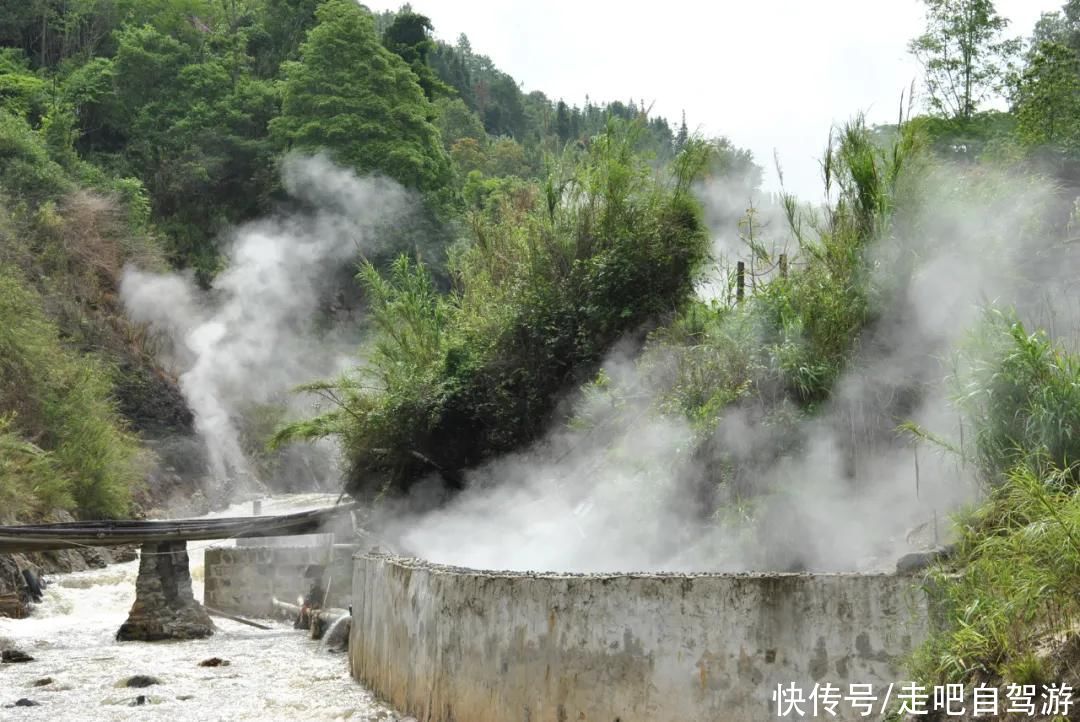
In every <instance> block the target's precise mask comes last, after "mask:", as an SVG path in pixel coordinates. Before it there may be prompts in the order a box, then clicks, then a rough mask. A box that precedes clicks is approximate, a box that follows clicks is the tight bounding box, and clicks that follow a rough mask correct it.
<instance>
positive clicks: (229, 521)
mask: <svg viewBox="0 0 1080 722" xmlns="http://www.w3.org/2000/svg"><path fill="white" fill-rule="evenodd" d="M358 506H359V505H358V504H355V503H350V504H340V505H337V506H332V507H327V508H323V509H315V510H312V511H303V512H297V513H293V514H283V515H279V516H248V517H223V518H220V519H208V518H201V519H169V520H163V521H134V520H132V521H76V522H64V523H59V524H26V525H18V526H0V553H14V552H42V551H51V550H56V549H76V548H81V547H88V546H119V545H126V544H140V545H141V547H142V548H141V552H140V554H139V576H138V577H137V578H136V580H135V602H134V604H132V606H131V612H130V613H129V614H128V618H127V621H126V622H124V623H123V624H122V625H121V626H120V630H119V631H118V632H117V633H116V638H117V639H118V640H120V641H129V640H138V641H155V640H160V639H196V638H201V637H207V636H210V635H211V634H213V633H214V624H213V622H211V621H210V617H209V615H208V614H207V613H206V610H205V609H204V608H203V606H202V605H201V604H200V603H199V602H198V601H196V600H195V596H194V594H193V592H192V586H191V571H190V569H189V568H188V553H187V543H188V542H189V541H198V540H209V539H240V538H250V537H269V536H292V535H296V534H313V533H319V532H326V531H329V530H332V528H333V526H334V525H333V522H334V521H335V519H336V518H338V517H340V516H343V515H345V514H348V513H350V512H352V511H354V510H355V509H357V508H358ZM350 528H351V527H350Z"/></svg>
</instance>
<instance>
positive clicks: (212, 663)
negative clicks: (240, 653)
mask: <svg viewBox="0 0 1080 722" xmlns="http://www.w3.org/2000/svg"><path fill="white" fill-rule="evenodd" d="M230 664H231V662H229V660H227V659H222V658H221V657H211V658H210V659H204V660H203V661H201V662H199V666H200V667H228V666H229V665H230Z"/></svg>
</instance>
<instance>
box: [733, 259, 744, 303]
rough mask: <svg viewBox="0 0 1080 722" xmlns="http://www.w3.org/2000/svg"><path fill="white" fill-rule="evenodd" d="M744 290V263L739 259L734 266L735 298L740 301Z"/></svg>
mask: <svg viewBox="0 0 1080 722" xmlns="http://www.w3.org/2000/svg"><path fill="white" fill-rule="evenodd" d="M745 291H746V264H745V263H743V262H742V261H739V263H738V265H737V266H736V267H735V300H736V301H742V300H743V294H744V293H745Z"/></svg>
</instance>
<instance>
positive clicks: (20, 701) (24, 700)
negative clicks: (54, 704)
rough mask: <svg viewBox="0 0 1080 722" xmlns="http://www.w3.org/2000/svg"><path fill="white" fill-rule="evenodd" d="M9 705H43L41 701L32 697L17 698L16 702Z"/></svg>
mask: <svg viewBox="0 0 1080 722" xmlns="http://www.w3.org/2000/svg"><path fill="white" fill-rule="evenodd" d="M9 706H10V707H39V706H41V703H40V702H35V701H34V700H32V699H27V698H26V697H23V698H22V699H17V700H15V704H13V705H9Z"/></svg>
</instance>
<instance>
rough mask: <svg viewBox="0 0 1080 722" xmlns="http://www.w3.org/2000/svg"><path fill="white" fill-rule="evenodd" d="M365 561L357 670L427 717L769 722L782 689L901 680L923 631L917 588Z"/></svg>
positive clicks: (862, 580)
mask: <svg viewBox="0 0 1080 722" xmlns="http://www.w3.org/2000/svg"><path fill="white" fill-rule="evenodd" d="M355 564H356V568H355V570H354V573H353V624H352V635H351V638H350V644H349V655H350V668H351V670H352V674H353V676H354V677H355V678H356V679H358V680H360V681H361V682H363V683H364V684H365V685H367V686H369V687H370V688H371V689H372V690H374V691H375V692H376V694H378V695H380V696H382V697H383V698H385V699H386V700H387V701H389V702H390V703H391V704H393V705H394V706H395V707H397V708H398V709H400V710H402V711H403V712H406V713H407V714H411V715H414V716H416V717H417V718H418V719H419V720H420V722H451V721H453V722H495V721H498V722H510V721H514V722H516V721H520V722H549V721H550V722H567V721H574V720H589V721H594V720H596V721H603V722H613V721H614V722H689V721H691V720H720V721H723V722H734V721H735V720H738V721H739V722H755V721H756V720H762V721H764V720H775V719H776V718H777V710H776V707H775V705H774V703H773V701H772V696H771V695H772V693H773V691H774V690H775V689H776V686H777V684H784V685H788V684H790V683H795V684H796V685H799V686H800V687H803V688H804V689H806V691H807V694H809V690H810V689H812V688H813V685H814V683H815V682H820V683H825V682H831V683H832V684H834V685H837V686H839V687H840V688H841V690H842V691H843V692H844V693H846V692H847V685H848V684H849V683H874V684H875V685H883V686H887V685H888V684H889V683H892V682H898V681H900V680H899V679H898V675H899V674H900V669H899V668H898V664H897V663H898V660H897V657H899V656H901V655H904V654H906V653H907V652H909V651H910V650H911V649H912V647H913V646H914V645H915V644H917V643H918V642H920V641H921V640H922V639H923V638H924V636H925V634H926V630H927V628H928V614H927V602H926V597H925V595H924V593H923V592H922V590H921V589H919V588H918V587H917V586H916V584H917V583H916V580H914V579H912V578H909V577H895V576H887V575H854V574H825V575H809V574H775V575H720V574H702V575H674V574H673V575H646V574H632V575H559V574H519V573H512V572H482V571H475V570H469V569H457V568H451V567H444V566H438V565H433V564H428V563H425V562H422V561H419V560H413V559H402V558H397V557H391V556H386V555H382V554H375V553H372V554H365V555H358V556H357V558H356V560H355ZM839 711H840V712H844V711H845V710H844V709H843V707H841V709H840V710H839ZM847 711H848V712H850V711H851V710H850V709H848V710H847Z"/></svg>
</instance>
